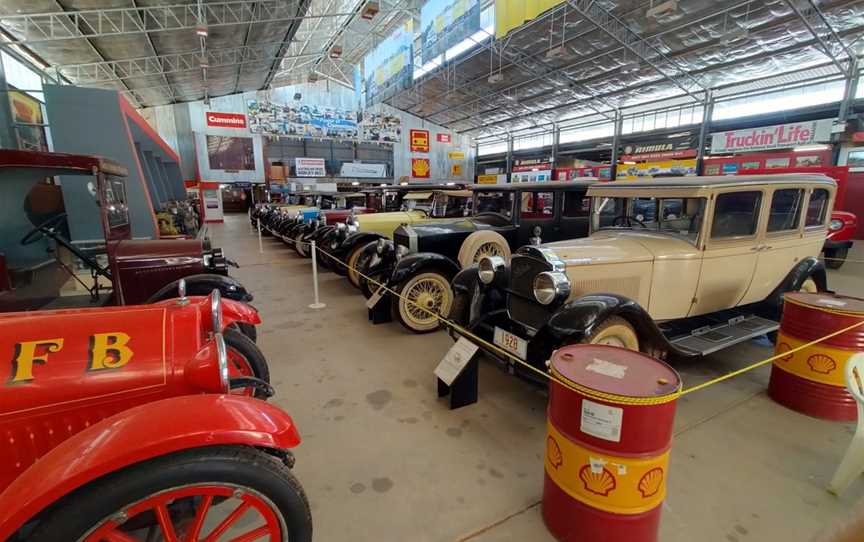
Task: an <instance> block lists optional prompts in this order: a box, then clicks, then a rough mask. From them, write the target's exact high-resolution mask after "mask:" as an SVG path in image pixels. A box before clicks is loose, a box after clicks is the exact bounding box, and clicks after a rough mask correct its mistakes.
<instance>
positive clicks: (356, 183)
mask: <svg viewBox="0 0 864 542" xmlns="http://www.w3.org/2000/svg"><path fill="white" fill-rule="evenodd" d="M351 186H360V182H359V181H354V182H352V183H351Z"/></svg>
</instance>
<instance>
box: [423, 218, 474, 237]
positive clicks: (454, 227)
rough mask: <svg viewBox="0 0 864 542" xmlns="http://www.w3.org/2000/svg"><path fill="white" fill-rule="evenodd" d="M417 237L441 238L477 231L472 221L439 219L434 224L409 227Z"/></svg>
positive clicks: (428, 223)
mask: <svg viewBox="0 0 864 542" xmlns="http://www.w3.org/2000/svg"><path fill="white" fill-rule="evenodd" d="M411 229H413V230H414V233H415V234H416V235H417V236H418V237H423V236H425V235H434V236H441V235H447V234H452V233H472V232H475V231H477V229H478V228H477V225H476V224H475V223H474V221H472V220H469V219H465V218H453V219H450V220H447V219H439V220H436V221H434V222H426V223H423V224H417V225H414V226H411ZM484 229H485V228H484Z"/></svg>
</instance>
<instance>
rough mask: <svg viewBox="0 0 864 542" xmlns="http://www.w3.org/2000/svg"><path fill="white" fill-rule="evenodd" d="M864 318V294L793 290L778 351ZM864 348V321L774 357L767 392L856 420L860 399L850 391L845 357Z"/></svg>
mask: <svg viewBox="0 0 864 542" xmlns="http://www.w3.org/2000/svg"><path fill="white" fill-rule="evenodd" d="M862 319H864V299H858V298H855V297H847V296H842V295H835V294H806V293H789V294H786V295H785V296H784V301H783V318H782V320H781V321H780V331H779V333H778V334H777V346H776V347H775V352H776V354H782V353H783V352H786V351H788V350H792V349H793V348H797V347H799V346H801V345H803V344H807V343H809V342H812V341H815V340H818V339H820V338H822V337H824V336H826V335H830V334H831V333H834V332H836V331H839V330H841V329H844V328H847V327H849V326H851V325H853V324H855V323H856V322H860V321H861V320H862ZM857 352H864V326H862V327H859V328H855V329H852V330H850V331H847V332H845V333H841V334H840V335H837V336H835V337H832V338H830V339H826V340H825V341H823V342H820V343H818V344H815V345H813V346H810V347H808V348H805V349H803V350H799V351H798V352H795V353H792V354H789V355H788V356H784V357H782V358H778V359H776V360H774V364H773V365H772V367H771V381H770V383H769V384H768V394H769V395H770V396H771V398H772V399H774V400H775V401H777V402H778V403H780V404H781V405H784V406H787V407H789V408H791V409H792V410H796V411H798V412H801V413H803V414H807V415H810V416H814V417H816V418H823V419H827V420H842V421H853V420H855V419H857V417H858V407H857V406H856V404H855V399H854V398H853V397H852V396H851V395H850V394H849V392H848V391H846V381H845V374H846V361H847V360H848V359H849V358H850V357H851V356H852V355H853V354H855V353H857Z"/></svg>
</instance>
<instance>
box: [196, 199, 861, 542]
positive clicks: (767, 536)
mask: <svg viewBox="0 0 864 542" xmlns="http://www.w3.org/2000/svg"><path fill="white" fill-rule="evenodd" d="M210 235H211V237H212V238H213V241H214V246H221V247H223V248H224V249H225V251H226V253H227V255H228V257H229V258H232V259H234V260H237V261H238V262H239V263H240V264H241V266H242V267H241V268H240V269H239V270H235V271H234V272H233V274H234V275H235V276H236V277H238V278H239V279H241V280H242V281H243V282H244V283H245V284H246V286H247V287H248V288H249V289H250V290H251V291H252V292H253V293H254V294H255V296H256V299H255V302H254V304H255V305H256V306H257V307H258V308H259V309H260V311H261V316H262V318H263V319H264V323H263V325H262V326H261V328H260V339H259V345H260V346H261V348H262V350H263V351H264V353H265V354H266V355H267V358H268V359H269V362H270V367H271V369H270V370H271V374H272V380H273V383H274V384H275V386H276V389H277V390H278V395H277V397H276V398H274V401H275V402H276V403H277V404H279V405H280V406H282V407H283V408H285V409H286V410H287V411H288V412H289V413H291V415H292V416H293V417H294V420H295V421H296V423H297V426H298V427H299V429H300V432H301V435H302V437H303V443H302V445H301V446H300V447H299V448H298V449H297V450H296V456H297V466H296V472H297V475H298V476H299V478H300V479H301V481H302V483H303V485H304V487H305V488H306V491H307V493H308V495H309V498H310V501H311V503H312V514H313V518H314V522H315V531H316V535H315V539H316V540H318V541H321V542H341V541H349V540H350V541H355V540H357V541H381V542H391V541H392V542H396V541H399V542H408V541H410V542H425V541H434V542H438V541H467V540H470V541H472V542H475V541H476V542H492V541H495V542H503V541H514V542H516V541H518V542H528V541H530V542H533V541H538V542H543V541H552V540H553V538H552V537H551V536H550V535H549V534H548V533H547V531H546V529H545V527H544V525H543V522H542V519H541V516H540V498H541V493H542V479H543V463H542V460H541V453H542V452H543V449H544V431H545V416H544V408H545V404H546V397H545V395H544V394H543V393H542V392H541V391H539V390H537V389H535V388H533V387H531V386H529V385H527V384H526V383H525V382H522V381H520V380H517V379H515V378H513V377H510V376H507V375H506V374H504V373H502V372H500V371H499V370H498V369H496V368H495V367H494V366H493V365H492V364H491V363H482V364H481V374H480V401H479V403H477V404H476V405H473V406H470V407H467V408H463V409H460V410H456V411H450V410H448V408H447V405H446V403H445V402H444V401H441V400H438V399H437V397H436V388H435V378H434V376H433V374H432V371H433V369H434V368H435V366H436V365H437V363H438V361H439V360H440V358H441V356H443V355H444V353H445V352H446V351H447V349H448V348H449V347H450V345H451V344H452V342H451V340H450V339H449V338H448V337H447V335H446V334H444V333H434V334H429V335H422V336H417V335H412V334H410V333H408V332H407V331H405V330H404V329H403V328H402V327H401V326H399V325H398V324H396V323H392V324H384V325H379V326H373V325H372V324H371V323H369V322H368V321H367V317H366V308H365V306H364V303H363V298H362V296H361V295H360V294H359V292H357V291H356V290H354V289H353V288H352V287H351V286H350V285H349V284H348V283H347V281H346V280H345V279H343V278H341V277H337V276H336V275H334V274H331V273H324V274H322V275H321V282H320V284H321V300H322V301H323V302H324V303H326V304H327V307H326V308H324V309H320V310H312V309H310V308H308V305H309V304H310V303H311V302H312V275H311V272H310V271H311V261H310V260H306V259H301V258H299V257H297V256H296V255H295V253H294V251H293V250H292V249H289V248H287V247H286V246H285V245H283V244H282V243H281V242H278V241H276V240H273V239H272V238H266V237H265V238H264V239H263V242H262V245H263V253H262V252H259V246H258V239H257V236H255V235H254V233H253V231H252V230H251V229H250V227H249V222H248V220H247V219H246V217H245V215H244V216H239V215H229V216H228V218H227V220H226V222H225V223H224V224H219V225H213V226H210ZM850 257H852V258H858V259H860V260H862V261H864V247H861V246H858V247H856V251H854V252H853V254H851V255H850ZM829 282H830V284H829V286H831V287H832V288H833V289H836V290H837V291H840V292H842V293H848V294H852V295H864V264H855V263H847V264H846V265H845V266H844V267H843V268H842V269H841V270H840V271H839V272H831V275H830V277H829ZM771 352H772V351H771V348H770V346H769V345H767V343H764V342H762V343H760V342H755V341H754V342H751V343H747V344H744V345H740V346H738V347H735V348H732V349H729V350H726V351H724V352H722V353H719V354H717V355H713V356H710V357H708V358H706V359H703V360H700V361H698V362H694V363H690V364H687V365H679V366H678V367H677V369H678V370H679V371H680V372H681V374H682V376H683V378H684V381H685V385H686V386H692V385H695V384H698V383H700V382H704V381H706V380H708V379H711V378H713V377H715V376H718V375H721V374H724V373H726V372H729V371H731V370H734V369H737V368H739V367H743V366H746V365H748V364H749V363H751V362H753V361H755V360H759V359H762V358H765V357H768V356H769V355H770V354H771ZM768 373H769V370H768V369H767V368H764V369H759V370H756V371H753V372H751V373H748V374H745V375H743V376H740V377H737V378H735V379H733V380H730V381H727V382H724V383H722V384H718V385H716V386H713V387H710V388H707V389H705V390H703V391H700V392H698V393H694V394H692V395H689V396H686V397H684V398H682V399H681V401H680V404H679V406H678V412H677V417H676V420H675V439H674V444H673V449H672V457H671V466H670V474H669V486H668V497H667V499H666V502H665V504H664V505H663V517H662V522H661V529H660V531H661V532H660V540H661V541H663V542H696V541H699V542H713V541H718V542H747V541H753V542H756V541H758V542H773V541H778V542H779V541H783V542H791V541H799V540H800V541H809V540H813V539H814V537H817V536H818V535H820V534H821V533H824V532H825V531H826V530H827V529H829V528H830V526H831V525H833V524H835V523H837V522H839V521H842V520H843V519H844V518H845V517H846V516H847V514H849V512H850V510H851V509H852V507H853V505H854V504H855V503H856V502H857V501H858V500H860V499H861V498H862V497H864V479H862V480H858V481H857V482H855V483H854V484H853V485H852V487H851V488H850V489H849V491H848V492H847V493H846V494H844V495H843V497H841V498H837V497H834V496H832V495H830V494H828V493H827V492H826V491H825V489H824V487H825V485H826V483H827V482H828V480H829V479H830V477H831V475H832V473H833V470H834V468H835V467H836V465H837V463H838V462H839V460H840V457H842V454H843V452H844V450H845V448H846V446H847V444H848V442H849V440H850V438H851V435H852V432H853V426H852V425H851V424H843V423H833V422H827V421H822V420H818V419H814V418H810V417H807V416H804V415H801V414H798V413H795V412H792V411H790V410H787V409H785V408H784V407H782V406H780V405H778V404H776V403H774V402H773V401H771V399H769V398H768V396H767V395H766V393H765V390H766V386H767V382H768Z"/></svg>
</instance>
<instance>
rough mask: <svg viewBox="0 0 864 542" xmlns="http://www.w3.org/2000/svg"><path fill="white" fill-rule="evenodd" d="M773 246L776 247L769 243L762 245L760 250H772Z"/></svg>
mask: <svg viewBox="0 0 864 542" xmlns="http://www.w3.org/2000/svg"><path fill="white" fill-rule="evenodd" d="M772 248H774V247H772V246H769V245H762V248H761V249H760V250H771V249H772Z"/></svg>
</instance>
